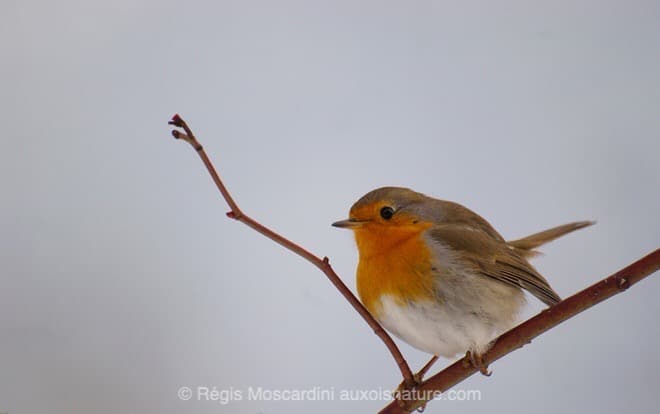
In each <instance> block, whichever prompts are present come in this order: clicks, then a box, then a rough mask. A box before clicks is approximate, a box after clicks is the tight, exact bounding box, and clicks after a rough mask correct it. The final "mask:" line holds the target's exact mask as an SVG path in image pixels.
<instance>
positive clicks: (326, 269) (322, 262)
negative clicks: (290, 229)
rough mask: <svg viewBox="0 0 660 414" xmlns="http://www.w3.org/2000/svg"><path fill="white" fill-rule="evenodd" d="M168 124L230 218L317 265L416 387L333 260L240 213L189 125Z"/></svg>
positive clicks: (175, 121)
mask: <svg viewBox="0 0 660 414" xmlns="http://www.w3.org/2000/svg"><path fill="white" fill-rule="evenodd" d="M169 124H170V125H174V126H176V127H179V128H182V129H183V130H184V131H185V133H184V132H181V131H178V130H173V131H172V135H173V136H174V138H176V139H182V140H184V141H186V142H187V143H189V144H190V145H192V147H193V148H194V149H195V150H196V151H197V153H198V154H199V156H200V158H201V159H202V162H204V165H205V166H206V169H207V170H208V171H209V174H211V177H212V178H213V181H214V182H215V185H216V186H217V187H218V190H220V193H222V197H223V198H224V199H225V201H226V202H227V204H228V205H229V208H230V209H231V211H229V212H228V213H227V216H228V217H230V218H233V219H235V220H238V221H240V222H241V223H244V224H246V225H248V226H249V227H251V228H253V229H254V230H256V231H257V232H259V233H261V234H263V235H264V236H266V237H268V238H269V239H271V240H273V241H275V242H277V243H279V244H280V245H282V246H284V247H285V248H286V249H288V250H290V251H292V252H293V253H295V254H297V255H299V256H301V257H303V258H304V259H306V260H307V261H309V262H310V263H312V264H313V265H314V266H316V267H318V268H319V269H320V270H321V271H322V272H323V273H325V275H326V276H327V277H328V279H330V281H331V282H332V284H333V285H335V287H336V288H337V289H338V290H339V292H340V293H341V294H342V295H343V296H344V297H345V298H346V300H348V302H349V303H350V304H351V306H353V308H354V309H355V310H356V311H357V312H358V313H359V314H360V316H362V319H364V320H365V322H367V324H368V325H369V327H371V329H373V331H374V333H375V334H376V335H378V337H379V338H380V339H381V340H382V341H383V342H384V343H385V346H387V349H388V350H389V351H390V353H391V354H392V357H393V358H394V360H395V361H396V363H397V365H398V366H399V369H400V370H401V375H402V376H403V380H404V383H405V384H406V385H407V386H408V387H412V386H413V385H414V380H413V375H412V372H411V371H410V367H409V366H408V363H407V362H406V360H405V359H404V358H403V355H401V351H399V348H398V347H397V346H396V344H395V343H394V341H393V340H392V338H391V337H390V336H389V335H388V334H387V332H385V330H384V329H383V328H382V327H381V326H380V324H379V323H378V322H376V320H375V319H374V318H373V316H371V314H370V313H369V311H367V309H366V308H365V307H364V306H363V305H362V303H361V302H360V301H359V300H358V299H357V298H356V297H355V295H353V293H352V292H351V291H350V289H349V288H348V287H347V286H346V285H345V284H344V282H342V280H341V279H340V278H339V276H338V275H337V273H335V271H334V270H333V269H332V266H330V261H329V260H328V258H327V257H324V258H323V259H321V258H319V257H317V256H315V255H314V254H312V253H311V252H309V251H307V250H306V249H304V248H303V247H301V246H299V245H297V244H295V243H293V242H292V241H290V240H289V239H287V238H285V237H282V236H280V235H279V234H277V233H275V232H274V231H272V230H270V229H269V228H267V227H265V226H263V225H262V224H260V223H258V222H257V221H255V220H254V219H252V218H250V217H249V216H247V215H245V213H243V211H241V209H240V208H239V207H238V204H236V202H235V201H234V199H233V198H232V197H231V194H230V193H229V191H228V190H227V188H226V187H225V185H224V184H223V182H222V180H221V179H220V176H219V175H218V173H217V172H216V170H215V167H213V163H212V162H211V160H210V159H209V157H208V156H207V155H206V152H205V151H204V148H203V147H202V145H201V144H200V143H199V141H197V138H195V135H193V133H192V131H191V130H190V128H189V127H188V125H187V124H186V122H185V121H184V120H183V119H182V118H181V117H180V116H179V115H178V114H177V115H174V116H173V117H172V120H171V121H170V122H169Z"/></svg>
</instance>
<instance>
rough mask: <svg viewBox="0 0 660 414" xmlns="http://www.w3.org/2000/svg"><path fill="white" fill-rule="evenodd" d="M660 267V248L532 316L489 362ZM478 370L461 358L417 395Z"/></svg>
mask: <svg viewBox="0 0 660 414" xmlns="http://www.w3.org/2000/svg"><path fill="white" fill-rule="evenodd" d="M658 269H660V249H658V250H656V251H654V252H652V253H650V254H649V255H647V256H645V257H643V258H642V259H639V260H638V261H636V262H634V263H632V264H631V265H629V266H627V267H625V268H623V269H621V270H619V271H618V272H616V273H615V274H613V275H612V276H610V277H608V278H605V279H603V280H601V281H600V282H598V283H596V284H594V285H592V286H590V287H588V288H586V289H584V290H583V291H581V292H578V293H576V294H575V295H573V296H570V297H568V298H566V299H564V300H563V301H561V302H559V303H558V304H556V305H555V306H553V307H551V308H548V309H546V310H544V311H542V312H541V313H539V314H538V315H536V316H534V317H533V318H531V319H528V320H527V321H525V322H523V323H522V324H520V325H518V326H517V327H515V328H513V329H511V330H510V331H508V332H506V333H504V334H503V335H502V336H500V337H499V338H498V339H497V341H496V342H495V345H493V347H492V348H491V349H490V350H488V352H487V353H486V354H485V355H484V360H485V361H488V362H493V361H496V360H498V359H500V358H502V357H503V356H505V355H506V354H508V353H510V352H513V351H515V350H516V349H518V348H522V347H523V346H524V345H525V344H528V343H530V342H531V340H532V339H534V338H536V337H537V336H539V335H541V334H542V333H544V332H545V331H547V330H549V329H552V328H554V327H555V326H557V325H559V324H560V323H562V322H564V321H565V320H567V319H569V318H572V317H573V316H575V315H577V314H578V313H580V312H583V311H585V310H587V309H589V308H590V307H592V306H594V305H596V304H598V303H600V302H602V301H604V300H606V299H608V298H610V297H612V296H614V295H616V294H618V293H621V292H623V291H625V290H626V289H628V288H629V287H630V286H632V285H634V284H635V283H637V282H639V281H640V280H642V279H644V278H645V277H647V276H649V275H651V274H652V273H654V272H656V271H657V270H658ZM475 372H477V370H476V369H475V368H474V367H472V365H471V364H470V363H469V362H468V361H467V360H466V359H465V358H463V359H461V360H458V361H456V362H455V363H453V364H452V365H450V366H449V367H447V368H445V369H444V370H442V371H440V372H439V373H437V374H435V375H434V376H432V377H431V378H429V379H427V380H426V381H424V382H423V383H422V384H421V385H420V386H419V388H418V390H419V391H420V392H419V393H417V394H416V395H420V396H433V392H444V391H447V390H448V389H450V388H451V387H453V386H454V385H456V384H458V383H459V382H461V381H463V380H464V379H466V378H467V377H469V376H470V375H472V374H474V373H475ZM425 403H426V400H424V399H419V400H411V401H406V402H405V404H404V405H403V406H402V405H401V404H400V403H399V401H393V402H391V403H390V404H389V405H387V406H386V407H385V408H384V409H383V410H382V411H380V413H381V414H395V413H409V412H412V411H413V410H415V409H416V408H418V407H421V406H423V405H424V404H425Z"/></svg>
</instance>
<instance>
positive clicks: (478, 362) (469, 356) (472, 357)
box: [465, 351, 493, 377]
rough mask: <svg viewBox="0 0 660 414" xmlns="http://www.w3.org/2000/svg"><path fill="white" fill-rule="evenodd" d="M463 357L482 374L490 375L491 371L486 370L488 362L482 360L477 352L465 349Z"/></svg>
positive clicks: (481, 356)
mask: <svg viewBox="0 0 660 414" xmlns="http://www.w3.org/2000/svg"><path fill="white" fill-rule="evenodd" d="M465 359H466V360H467V361H468V362H469V363H470V365H472V366H473V367H475V368H476V369H478V370H479V372H481V374H482V375H485V376H487V377H490V376H491V375H492V374H493V372H492V371H489V370H488V363H487V362H486V361H484V359H483V355H481V354H478V353H476V352H474V351H467V353H466V354H465Z"/></svg>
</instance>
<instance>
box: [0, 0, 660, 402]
mask: <svg viewBox="0 0 660 414" xmlns="http://www.w3.org/2000/svg"><path fill="white" fill-rule="evenodd" d="M276 3H277V4H276ZM495 3H497V4H495ZM2 9H3V12H2V17H0V23H1V24H0V32H1V35H0V46H1V48H2V49H1V50H2V65H0V79H2V81H0V84H1V85H2V96H3V99H2V100H1V101H0V114H2V115H0V117H1V119H2V129H3V133H2V138H1V145H2V149H1V150H0V188H1V189H2V196H1V197H2V204H1V205H2V207H1V208H2V214H0V412H8V413H11V414H19V413H29V414H32V413H43V412H50V413H74V412H76V413H83V412H94V413H128V412H162V413H181V412H186V413H216V412H232V413H274V412H289V413H305V412H318V413H330V412H337V411H338V410H340V411H343V412H350V413H353V412H355V413H357V412H375V411H376V410H377V409H378V408H380V407H381V406H383V405H384V404H385V401H360V402H342V401H329V402H327V401H326V402H288V403H287V402H273V401H245V400H243V401H236V402H233V403H231V404H229V405H220V404H219V403H218V402H206V401H201V402H199V401H195V398H193V400H191V401H181V400H179V398H178V397H177V390H178V389H179V387H181V386H189V387H191V388H193V389H195V387H198V386H208V387H213V386H216V387H217V388H218V389H219V390H223V389H225V390H226V389H230V388H231V387H233V388H234V389H236V390H246V389H247V387H264V388H268V389H297V388H311V387H314V386H318V387H321V388H324V389H328V388H330V387H334V388H335V389H336V390H337V391H338V390H342V389H361V390H372V389H376V390H377V389H379V388H382V389H384V390H391V389H393V388H394V387H395V386H396V385H397V384H398V383H399V381H400V377H399V373H398V370H397V368H396V366H395V364H394V362H393V361H392V360H391V358H390V356H389V354H388V353H387V351H386V349H385V347H384V346H383V345H382V344H381V343H380V342H379V340H378V339H377V338H376V337H375V336H374V335H373V334H372V333H371V331H370V330H369V329H368V328H367V326H366V325H365V324H364V322H362V320H360V319H359V317H358V316H357V315H356V314H355V313H354V312H353V311H352V309H351V308H350V307H349V306H348V304H347V303H346V302H345V301H344V299H343V298H342V297H340V296H339V294H338V293H337V292H336V291H335V290H334V289H333V288H332V286H331V285H330V283H329V282H328V281H327V280H326V279H325V277H324V276H323V275H322V274H321V273H320V272H319V271H318V270H316V269H315V268H313V267H312V266H311V265H309V264H308V263H306V262H304V261H303V260H301V259H300V258H298V257H296V256H294V255H292V254H290V253H287V252H286V251H284V250H283V249H282V248H281V247H279V246H277V245H275V244H274V243H272V242H270V241H268V240H266V239H265V238H263V237H262V236H260V235H258V234H256V233H255V232H253V231H252V230H250V229H248V228H247V227H244V226H242V225H240V224H238V223H234V222H232V221H230V220H228V219H226V218H225V216H224V213H225V211H226V210H227V208H226V206H225V205H224V203H223V202H222V200H220V199H219V195H218V193H217V191H216V189H215V188H214V186H213V184H212V182H211V180H210V178H209V177H208V175H207V173H206V171H205V170H204V168H203V166H202V164H201V163H200V161H199V160H198V158H197V156H196V155H195V153H194V151H192V149H191V148H189V147H188V146H187V145H186V144H185V143H182V142H176V141H174V140H173V139H172V138H171V137H170V136H169V130H170V128H168V126H167V125H166V122H167V120H168V119H169V117H170V116H171V115H172V114H174V113H176V112H179V113H181V114H182V115H183V116H184V117H185V118H186V119H187V120H188V121H189V122H190V124H191V126H192V127H193V128H194V130H195V132H196V133H197V135H198V136H199V138H200V139H201V140H202V141H203V144H204V145H205V147H206V149H207V151H208V153H209V155H210V156H211V157H212V158H213V159H214V160H215V162H216V165H217V167H218V168H219V170H220V172H221V174H222V175H223V177H224V178H225V179H226V183H227V185H228V186H229V188H230V189H231V190H232V191H233V193H234V195H235V197H236V199H237V200H238V201H239V202H240V203H241V205H242V206H243V208H244V209H245V210H246V212H248V213H249V214H251V215H252V216H253V217H255V218H257V219H260V220H262V221H263V222H264V223H266V224H267V225H269V226H272V227H273V228H274V229H276V230H280V231H282V232H283V234H285V235H286V236H288V237H290V238H291V239H293V240H294V241H297V242H300V243H302V244H303V245H305V246H306V247H308V248H309V249H310V250H312V251H313V252H315V253H317V254H319V255H322V256H323V255H328V256H330V257H331V260H332V263H333V265H334V266H335V269H336V270H337V272H338V273H339V274H340V275H341V276H342V278H343V279H344V280H345V281H346V282H347V284H348V285H349V286H351V287H354V272H355V265H356V260H357V253H356V250H355V246H354V243H353V241H352V238H351V235H350V234H349V233H348V232H343V231H339V230H337V229H334V228H331V227H330V223H331V222H333V221H335V220H337V219H341V218H344V217H345V216H346V215H347V212H348V208H349V207H350V205H351V204H352V203H353V201H355V200H356V199H357V198H358V197H359V196H361V195H362V194H364V193H366V192H367V191H369V190H371V189H373V188H376V187H379V186H383V185H402V186H407V187H411V188H414V189H416V190H418V191H421V192H424V193H427V194H429V195H433V196H436V197H439V198H444V199H449V200H454V201H457V202H460V203H462V204H464V205H466V206H468V207H470V208H472V209H473V210H475V211H477V212H478V213H480V214H481V215H483V216H484V217H486V218H487V219H488V220H489V221H490V222H491V223H493V224H494V226H495V227H496V228H497V229H498V230H499V231H500V232H501V233H502V234H503V235H504V236H505V237H508V238H516V237H521V236H524V235H527V234H530V233H533V232H535V231H539V230H542V229H545V228H547V227H550V226H554V225H559V224H563V223H565V222H568V221H572V220H582V219H596V220H598V225H597V226H595V227H592V228H589V229H587V230H583V231H580V232H579V233H575V234H573V235H570V236H568V237H566V238H564V239H561V240H560V241H557V242H555V243H553V244H551V245H549V246H547V247H546V248H545V249H544V251H545V253H546V255H545V256H544V257H542V258H540V259H538V260H536V261H535V264H536V265H537V267H538V268H539V270H540V271H541V272H542V273H543V274H544V275H546V276H547V277H548V279H549V280H550V281H551V283H552V284H553V286H554V287H555V289H556V290H557V291H558V292H559V293H560V294H561V295H563V296H567V295H570V294H572V293H574V292H576V291H578V290H580V289H582V288H584V287H586V286H588V285H590V284H591V283H593V282H595V281H597V280H599V279H601V278H603V277H605V276H607V275H609V274H611V273H612V272H614V271H615V270H618V269H619V268H621V267H623V266H624V265H626V264H628V263H630V262H632V261H634V260H635V259H638V258H640V257H642V256H643V255H645V254H646V253H648V252H650V251H652V250H653V249H655V248H657V247H658V241H659V240H660V237H658V236H659V235H660V222H659V221H658V211H660V192H659V191H658V189H659V188H660V163H659V162H658V157H659V154H660V116H659V114H660V25H659V24H658V22H659V21H660V3H658V2H657V1H629V2H620V1H577V2H576V1H563V0H562V1H552V2H545V4H540V2H525V1H501V2H488V1H468V2H465V1H451V2H448V1H425V2H402V1H398V2H393V1H385V2H383V1H381V2H359V1H358V2H356V1H334V2H304V1H282V2H238V1H236V2H226V1H219V2H210V1H208V2H180V1H177V2H174V1H135V0H130V1H128V0H119V1H112V2H107V1H105V2H93V1H59V2H49V1H48V2H47V1H15V0H9V1H5V2H3V3H2ZM659 293H660V279H659V278H658V277H657V276H655V277H652V278H650V279H648V280H646V281H644V282H642V283H641V284H640V285H638V286H636V287H634V288H633V289H631V290H630V291H629V292H627V293H625V294H623V295H620V296H618V297H616V298H613V299H612V300H610V301H607V302H606V303H604V304H601V305H599V306H598V307H597V308H595V309H592V310H590V311H588V312H586V313H584V314H582V315H580V316H578V317H576V318H574V319H572V320H571V321H569V322H567V323H565V324H563V325H561V326H560V327H558V328H557V329H554V330H552V331H551V332H549V333H547V334H545V335H543V336H542V337H540V338H538V339H537V340H535V341H534V342H533V343H532V344H531V345H530V346H527V347H525V348H524V349H522V350H519V351H517V352H515V353H513V354H512V355H510V356H508V357H507V358H505V359H503V360H501V361H499V362H497V363H495V364H493V365H492V369H493V370H494V374H493V376H492V377H490V378H485V377H482V376H473V377H471V378H470V379H468V380H467V381H465V382H463V383H462V384H460V385H459V386H458V387H457V389H462V390H471V389H478V390H480V391H481V396H482V400H481V401H480V402H445V401H438V402H435V403H433V404H432V405H430V406H429V408H428V412H432V413H435V412H449V411H451V412H452V413H459V414H460V413H476V412H484V410H489V412H502V411H506V412H508V413H527V412H529V411H530V410H533V411H534V412H536V413H556V412H578V411H582V412H602V413H617V412H622V411H629V410H633V411H634V412H655V411H656V410H657V401H658V386H659V384H660V357H659V354H658V348H659V347H660V328H659V327H658V323H657V316H658V315H659V314H660V302H659V301H658V300H657V296H658V294H659ZM540 308H541V306H540V305H539V304H538V303H537V302H536V301H531V305H530V309H529V310H528V312H527V313H528V314H529V315H531V314H533V313H534V312H535V311H537V310H539V309H540ZM401 348H402V351H403V352H404V354H405V355H406V356H407V357H408V360H409V362H410V363H411V365H412V366H413V367H415V368H417V367H419V366H421V364H422V363H423V362H424V360H425V359H426V358H427V356H426V355H424V354H422V353H421V352H419V351H416V350H414V349H412V348H410V347H408V346H406V345H405V344H403V345H402V346H401ZM448 362H449V361H446V360H443V361H441V363H440V364H439V365H438V368H440V367H441V366H443V365H446V364H447V363H448Z"/></svg>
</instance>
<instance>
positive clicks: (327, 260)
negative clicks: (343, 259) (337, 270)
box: [323, 256, 330, 264]
mask: <svg viewBox="0 0 660 414" xmlns="http://www.w3.org/2000/svg"><path fill="white" fill-rule="evenodd" d="M323 263H325V264H330V259H328V256H325V257H324V258H323Z"/></svg>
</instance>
